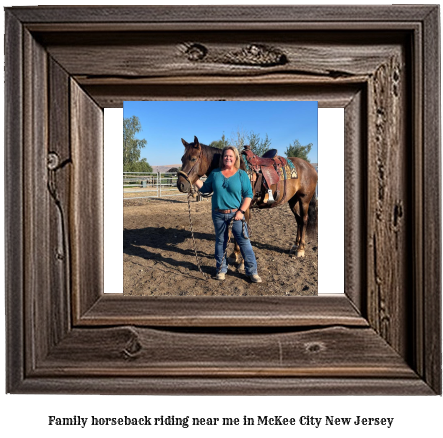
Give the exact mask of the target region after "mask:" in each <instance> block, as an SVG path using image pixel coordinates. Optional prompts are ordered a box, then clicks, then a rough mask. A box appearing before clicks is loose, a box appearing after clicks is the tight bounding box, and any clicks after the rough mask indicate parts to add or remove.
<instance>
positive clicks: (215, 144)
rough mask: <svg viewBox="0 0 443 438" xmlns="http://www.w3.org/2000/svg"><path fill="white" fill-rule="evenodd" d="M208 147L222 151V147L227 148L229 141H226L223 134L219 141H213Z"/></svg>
mask: <svg viewBox="0 0 443 438" xmlns="http://www.w3.org/2000/svg"><path fill="white" fill-rule="evenodd" d="M209 146H212V147H213V148H219V149H223V148H224V147H226V146H229V141H228V140H227V139H226V136H225V134H224V133H223V135H222V137H221V139H220V140H215V141H213V142H212V143H211V144H210V145H209Z"/></svg>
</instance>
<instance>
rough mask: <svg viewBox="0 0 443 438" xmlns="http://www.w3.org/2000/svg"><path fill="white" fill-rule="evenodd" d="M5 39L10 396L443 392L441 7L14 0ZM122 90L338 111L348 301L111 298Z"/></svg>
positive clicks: (135, 95)
mask: <svg viewBox="0 0 443 438" xmlns="http://www.w3.org/2000/svg"><path fill="white" fill-rule="evenodd" d="M5 41H6V55H5V56H6V57H5V59H6V70H5V80H6V85H5V130H6V134H5V151H6V154H5V165H6V174H5V181H6V187H5V193H6V199H5V206H6V223H5V226H6V257H7V259H6V300H7V392H11V393H101V394H106V393H121V394H132V393H145V394H184V393H186V394H310V395H315V394H441V302H440V300H441V282H440V270H441V254H440V247H441V234H440V227H441V218H440V206H441V204H440V202H441V192H440V187H441V186H440V183H441V181H440V113H439V98H440V83H439V80H440V71H439V59H440V53H439V41H440V39H439V8H438V6H372V7H365V6H352V7H342V6H334V7H329V6H325V7H322V6H318V7H311V6H300V7H298V6H294V7H292V6H291V7H284V6H279V7H269V6H263V7H246V6H239V7H230V6H229V7H228V6H214V7H212V6H197V7H178V6H173V7H164V6H162V7H160V6H153V7H106V8H104V7H54V8H53V7H35V8H31V7H25V8H14V7H13V8H7V9H6V40H5ZM131 99H132V100H143V99H154V100H155V99H163V100H167V99H173V100H174V99H211V100H212V99H252V100H254V99H258V100H263V99H275V100H281V99H282V100H285V99H296V100H318V102H319V106H320V107H336V106H338V107H343V108H345V126H346V132H345V156H346V159H345V194H344V202H341V198H340V199H338V200H337V201H338V202H337V204H338V206H337V208H338V210H337V211H338V212H341V211H342V209H344V226H345V227H346V232H345V236H346V237H345V242H344V245H345V267H346V269H345V294H341V295H332V296H324V297H294V298H290V297H281V298H270V297H263V298H253V299H252V298H243V299H242V298H233V297H231V298H223V297H221V298H208V299H203V298H198V299H197V298H187V297H177V298H170V299H165V298H163V299H162V298H148V297H146V298H135V297H123V296H122V295H121V294H106V295H104V294H103V170H102V167H103V132H102V131H103V108H105V107H121V106H122V103H123V100H131ZM343 204H344V205H343ZM334 214H335V212H334ZM338 244H341V243H338ZM331 262H332V261H331ZM331 287H333V279H331Z"/></svg>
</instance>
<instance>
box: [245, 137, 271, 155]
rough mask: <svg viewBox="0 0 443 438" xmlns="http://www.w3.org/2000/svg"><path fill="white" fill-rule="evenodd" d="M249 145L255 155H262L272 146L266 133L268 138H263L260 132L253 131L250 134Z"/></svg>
mask: <svg viewBox="0 0 443 438" xmlns="http://www.w3.org/2000/svg"><path fill="white" fill-rule="evenodd" d="M248 141H249V147H250V148H251V150H252V152H254V154H255V155H257V156H259V157H261V156H262V155H263V154H264V153H265V152H266V151H269V149H270V148H269V147H270V146H271V140H269V138H268V134H266V138H265V139H264V140H262V139H261V138H260V135H259V134H256V133H255V132H252V131H251V133H250V134H249V135H248Z"/></svg>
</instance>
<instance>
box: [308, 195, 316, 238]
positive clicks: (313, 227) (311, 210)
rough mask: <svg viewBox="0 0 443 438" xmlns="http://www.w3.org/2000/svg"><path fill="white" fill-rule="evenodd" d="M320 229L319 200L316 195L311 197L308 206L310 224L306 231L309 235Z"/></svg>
mask: <svg viewBox="0 0 443 438" xmlns="http://www.w3.org/2000/svg"><path fill="white" fill-rule="evenodd" d="M317 231H318V200H317V197H316V196H315V193H314V195H313V196H312V198H311V202H310V203H309V208H308V225H307V228H306V232H307V233H308V235H311V236H312V235H314V234H317Z"/></svg>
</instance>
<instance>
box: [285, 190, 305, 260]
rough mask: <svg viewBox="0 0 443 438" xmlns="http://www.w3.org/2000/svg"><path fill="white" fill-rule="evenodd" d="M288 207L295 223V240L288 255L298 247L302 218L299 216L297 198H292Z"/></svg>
mask: <svg viewBox="0 0 443 438" xmlns="http://www.w3.org/2000/svg"><path fill="white" fill-rule="evenodd" d="M288 204H289V207H290V208H291V211H292V213H293V214H294V217H295V220H296V221H297V238H296V240H295V243H294V245H292V248H291V249H290V250H289V254H292V253H293V252H296V251H297V250H298V247H299V246H300V241H301V231H302V217H301V215H300V207H299V198H298V196H293V197H292V198H291V199H290V200H289V201H288Z"/></svg>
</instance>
